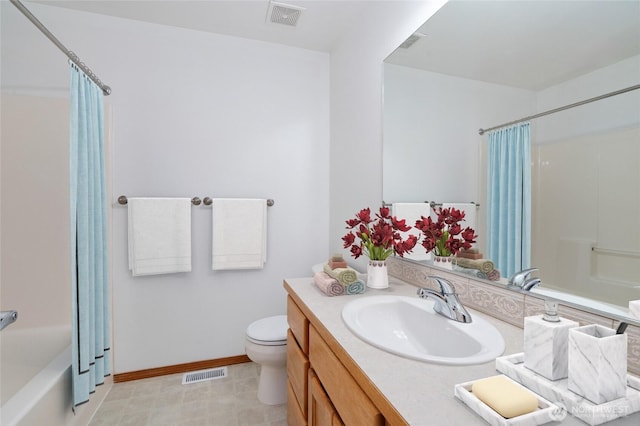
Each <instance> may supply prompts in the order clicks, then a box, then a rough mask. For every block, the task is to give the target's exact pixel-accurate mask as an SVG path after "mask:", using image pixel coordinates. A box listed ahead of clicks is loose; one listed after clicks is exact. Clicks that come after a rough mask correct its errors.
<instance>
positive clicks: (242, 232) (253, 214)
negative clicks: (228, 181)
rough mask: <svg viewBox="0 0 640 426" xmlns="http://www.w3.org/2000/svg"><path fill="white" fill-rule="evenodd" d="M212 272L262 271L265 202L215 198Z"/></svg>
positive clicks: (265, 234)
mask: <svg viewBox="0 0 640 426" xmlns="http://www.w3.org/2000/svg"><path fill="white" fill-rule="evenodd" d="M211 218H212V230H213V235H212V269H213V270H222V269H262V268H263V267H264V264H265V262H266V261H267V200H266V199H240V198H215V199H214V200H213V203H212V213H211Z"/></svg>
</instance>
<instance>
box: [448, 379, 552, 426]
mask: <svg viewBox="0 0 640 426" xmlns="http://www.w3.org/2000/svg"><path fill="white" fill-rule="evenodd" d="M507 378H508V379H509V380H512V379H511V378H509V377H507ZM512 381H513V380H512ZM473 383H474V382H473V381H472V382H467V383H460V384H457V385H455V386H454V395H455V396H456V398H458V399H459V400H461V401H462V402H464V403H465V404H466V405H467V406H469V408H471V409H472V410H473V411H475V412H476V413H477V414H478V415H479V416H480V417H482V418H483V419H484V420H486V421H487V422H488V423H489V424H491V425H493V426H537V425H543V424H546V423H549V422H552V421H558V420H561V419H562V418H563V416H564V412H563V411H562V409H561V408H559V407H557V406H556V405H554V404H552V403H551V402H549V401H547V400H546V399H544V398H542V397H541V396H540V395H535V394H534V396H535V397H536V398H537V399H538V409H537V410H536V411H533V412H531V413H528V414H523V415H521V416H518V417H512V418H510V419H506V418H504V417H502V416H501V415H500V414H498V413H497V412H495V411H494V410H493V409H492V408H491V407H489V406H488V405H487V404H485V403H484V402H482V401H480V400H479V399H478V398H477V397H476V396H475V395H474V394H473V393H472V392H471V386H472V385H473ZM515 383H516V385H518V386H522V385H521V384H520V383H518V382H515Z"/></svg>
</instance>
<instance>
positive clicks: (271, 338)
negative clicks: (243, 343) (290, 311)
mask: <svg viewBox="0 0 640 426" xmlns="http://www.w3.org/2000/svg"><path fill="white" fill-rule="evenodd" d="M288 328H289V323H288V322H287V316H286V315H276V316H273V317H267V318H262V319H259V320H257V321H254V322H252V323H251V324H249V327H247V331H246V336H247V340H248V341H250V342H253V343H255V344H257V345H263V346H282V345H286V344H287V329H288Z"/></svg>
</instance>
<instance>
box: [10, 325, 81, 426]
mask: <svg viewBox="0 0 640 426" xmlns="http://www.w3.org/2000/svg"><path fill="white" fill-rule="evenodd" d="M1 333H2V334H0V345H1V348H0V349H1V352H0V368H1V369H0V374H1V376H0V380H1V381H2V400H1V401H2V405H1V406H0V424H2V425H3V426H12V425H17V424H22V425H29V424H37V423H38V421H39V420H37V419H38V418H41V417H42V416H46V417H45V418H47V419H49V421H48V424H51V425H55V424H61V425H62V424H65V422H66V421H67V416H69V415H72V412H71V327H70V326H56V327H41V328H32V329H19V328H14V329H12V328H11V327H8V328H6V329H4V330H2V332H1Z"/></svg>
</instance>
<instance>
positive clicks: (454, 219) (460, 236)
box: [416, 207, 478, 256]
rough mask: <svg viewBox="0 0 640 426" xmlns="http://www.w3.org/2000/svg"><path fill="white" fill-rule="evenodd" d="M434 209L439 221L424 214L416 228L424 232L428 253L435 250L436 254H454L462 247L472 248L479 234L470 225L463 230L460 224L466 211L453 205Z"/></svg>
mask: <svg viewBox="0 0 640 426" xmlns="http://www.w3.org/2000/svg"><path fill="white" fill-rule="evenodd" d="M433 211H434V212H435V213H436V214H437V215H438V220H437V222H434V221H433V220H431V217H427V218H425V217H424V216H422V219H420V220H417V221H416V228H417V229H419V230H420V231H422V233H423V234H424V239H423V240H422V246H423V247H424V248H425V249H426V250H427V253H429V252H430V251H433V252H434V254H435V255H436V256H453V255H455V254H456V253H458V252H459V251H460V250H461V249H465V250H467V249H470V248H471V244H473V243H475V242H476V241H475V239H476V238H477V237H478V236H477V235H476V234H475V231H474V230H473V229H471V228H470V227H467V228H465V229H464V230H463V229H462V226H460V224H459V222H461V221H463V220H464V216H465V215H464V212H463V211H460V210H458V209H455V208H453V207H451V208H446V209H443V208H442V207H441V208H439V209H438V210H436V209H433Z"/></svg>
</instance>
